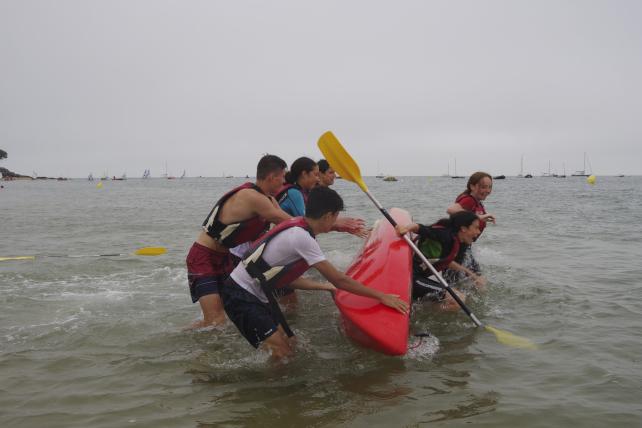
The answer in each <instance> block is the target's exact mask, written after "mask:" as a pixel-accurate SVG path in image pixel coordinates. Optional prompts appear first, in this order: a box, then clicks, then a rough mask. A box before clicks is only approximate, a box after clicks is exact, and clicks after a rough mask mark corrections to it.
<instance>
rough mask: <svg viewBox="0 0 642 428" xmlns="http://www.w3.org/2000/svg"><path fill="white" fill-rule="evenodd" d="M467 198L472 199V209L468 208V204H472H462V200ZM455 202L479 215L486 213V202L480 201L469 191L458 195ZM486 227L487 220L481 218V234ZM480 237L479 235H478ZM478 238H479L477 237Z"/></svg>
mask: <svg viewBox="0 0 642 428" xmlns="http://www.w3.org/2000/svg"><path fill="white" fill-rule="evenodd" d="M465 199H470V200H471V201H472V202H473V203H472V209H468V206H469V205H470V204H466V205H467V206H466V207H464V205H462V201H464V200H465ZM455 202H456V203H458V204H459V205H461V207H462V208H464V209H465V210H468V211H472V212H474V213H475V214H477V215H478V216H480V215H484V214H486V208H485V207H484V204H482V203H481V201H478V200H477V199H476V198H475V197H474V196H473V195H469V194H468V193H462V194H461V195H459V196H457V199H455ZM485 227H486V222H485V221H483V220H479V234H480V235H481V233H482V232H483V231H484V228H485ZM478 237H479V236H478ZM475 240H477V238H475Z"/></svg>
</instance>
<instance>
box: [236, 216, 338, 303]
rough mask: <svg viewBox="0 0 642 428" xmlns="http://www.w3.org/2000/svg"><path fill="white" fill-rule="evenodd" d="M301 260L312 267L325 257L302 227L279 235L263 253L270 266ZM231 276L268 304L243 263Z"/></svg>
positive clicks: (259, 286)
mask: <svg viewBox="0 0 642 428" xmlns="http://www.w3.org/2000/svg"><path fill="white" fill-rule="evenodd" d="M301 258H302V259H303V260H305V262H306V263H307V264H308V265H309V266H312V265H314V264H316V263H319V262H322V261H324V260H325V255H324V254H323V251H321V247H319V243H318V242H317V241H316V239H314V238H313V237H312V236H310V234H309V233H308V232H307V231H306V230H304V229H302V228H300V227H291V228H289V229H286V230H284V231H283V232H281V233H279V234H278V235H277V236H275V237H274V238H272V240H271V241H270V243H269V244H268V245H267V247H266V248H265V251H263V259H264V260H265V262H266V263H267V264H269V265H270V266H285V265H287V264H289V263H293V262H295V261H297V260H299V259H301ZM230 276H231V277H232V279H233V280H234V281H235V282H236V283H237V284H238V285H240V286H241V287H243V288H244V289H245V290H247V291H248V292H250V293H252V294H253V295H255V296H256V297H257V298H258V299H259V300H260V301H262V302H263V303H268V299H267V297H266V296H265V293H263V289H262V288H261V285H260V284H259V282H258V281H257V280H255V279H254V278H252V277H251V276H250V275H249V274H248V273H247V271H246V270H245V265H244V264H243V262H241V263H239V264H238V266H236V268H235V269H234V270H233V271H232V273H231V274H230Z"/></svg>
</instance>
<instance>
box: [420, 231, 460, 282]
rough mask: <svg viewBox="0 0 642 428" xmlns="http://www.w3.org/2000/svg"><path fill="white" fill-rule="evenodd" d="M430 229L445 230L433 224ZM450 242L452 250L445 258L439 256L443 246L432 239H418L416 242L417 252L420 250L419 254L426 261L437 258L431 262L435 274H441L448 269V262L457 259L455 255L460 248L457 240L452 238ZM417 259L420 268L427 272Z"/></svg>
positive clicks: (426, 267) (425, 267)
mask: <svg viewBox="0 0 642 428" xmlns="http://www.w3.org/2000/svg"><path fill="white" fill-rule="evenodd" d="M430 227H431V228H433V229H445V227H444V226H442V225H440V224H433V225H432V226H430ZM452 242H453V245H452V248H451V249H450V252H449V253H448V254H446V255H445V256H442V255H441V251H442V248H443V246H442V245H443V244H442V243H441V242H439V241H436V240H434V239H430V238H421V237H420V238H419V240H418V242H417V247H418V248H419V250H421V253H422V254H423V255H424V256H425V257H426V258H427V259H429V261H430V260H432V259H434V258H438V259H437V260H436V261H435V262H432V261H431V263H432V266H433V267H434V268H435V270H436V271H437V272H441V271H443V270H445V269H446V268H448V265H449V264H450V262H452V261H453V260H455V258H456V257H457V253H459V248H460V242H459V239H457V237H456V236H452ZM436 253H438V254H436ZM417 259H418V262H419V265H420V267H421V268H422V269H423V270H428V266H425V264H424V263H423V262H422V261H421V259H419V258H417Z"/></svg>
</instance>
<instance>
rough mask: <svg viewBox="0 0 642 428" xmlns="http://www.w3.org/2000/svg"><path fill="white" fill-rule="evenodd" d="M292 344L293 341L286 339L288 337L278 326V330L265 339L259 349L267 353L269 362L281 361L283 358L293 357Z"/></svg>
mask: <svg viewBox="0 0 642 428" xmlns="http://www.w3.org/2000/svg"><path fill="white" fill-rule="evenodd" d="M293 343H294V341H291V340H290V339H289V338H288V335H287V334H285V331H283V327H281V326H280V325H279V327H278V330H277V331H276V332H275V333H274V334H273V335H272V336H270V337H268V338H267V339H265V341H264V342H263V343H262V344H261V346H260V349H262V350H265V351H267V352H269V353H270V354H271V357H270V359H271V360H274V361H283V360H284V359H285V358H288V357H292V356H294V348H293Z"/></svg>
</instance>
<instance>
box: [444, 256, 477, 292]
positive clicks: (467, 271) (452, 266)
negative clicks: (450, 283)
mask: <svg viewBox="0 0 642 428" xmlns="http://www.w3.org/2000/svg"><path fill="white" fill-rule="evenodd" d="M448 268H449V269H452V270H456V271H459V272H464V273H465V274H466V276H467V277H468V278H470V280H471V281H473V282H474V283H475V285H478V286H480V287H483V286H484V285H486V278H484V277H483V276H481V275H477V274H476V273H475V272H473V271H472V270H470V269H468V268H466V267H464V266H462V265H460V264H459V263H457V262H450V263H449V264H448Z"/></svg>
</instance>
